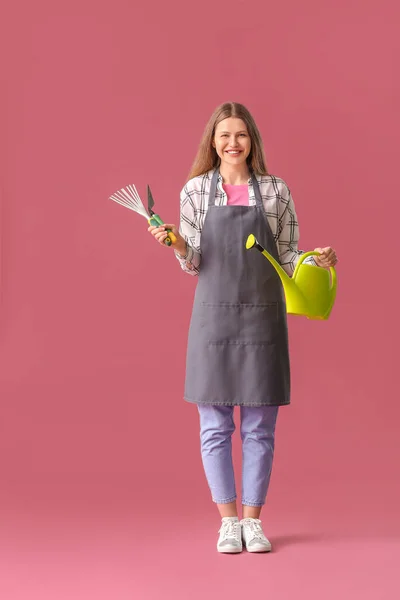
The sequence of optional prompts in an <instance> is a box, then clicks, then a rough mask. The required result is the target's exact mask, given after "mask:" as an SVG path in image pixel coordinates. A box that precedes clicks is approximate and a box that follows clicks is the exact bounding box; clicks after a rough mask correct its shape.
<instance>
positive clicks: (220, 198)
mask: <svg viewBox="0 0 400 600" xmlns="http://www.w3.org/2000/svg"><path fill="white" fill-rule="evenodd" d="M212 175H213V171H208V173H205V174H204V175H199V176H198V177H194V178H193V179H191V180H190V181H188V182H187V184H186V185H185V187H184V188H183V190H182V191H181V195H180V197H181V203H180V225H179V232H180V234H181V235H182V237H183V238H184V239H185V240H186V244H187V253H186V256H184V257H181V256H180V255H179V254H178V252H176V251H175V255H176V257H177V259H178V260H179V262H180V264H181V267H182V269H183V270H184V271H185V272H186V273H190V274H191V275H198V274H199V270H200V264H201V231H202V229H203V225H204V221H205V218H206V214H207V210H208V195H209V191H210V185H211V178H212ZM256 178H257V181H258V185H259V187H260V193H261V198H262V201H263V206H264V210H265V214H266V216H267V219H268V223H269V225H270V227H271V231H272V233H273V235H274V238H275V242H276V245H277V249H278V254H279V261H280V263H281V265H282V267H283V268H284V269H285V271H286V272H287V273H288V275H292V274H293V271H294V269H295V266H296V263H297V261H298V258H299V256H300V254H303V252H302V251H301V250H298V248H297V244H298V241H299V224H298V222H297V217H296V212H295V208H294V203H293V200H292V196H291V194H290V190H289V188H288V186H287V185H286V183H285V182H284V181H283V180H282V179H279V178H278V177H275V176H274V175H256ZM248 184H249V205H250V206H254V205H255V204H256V199H255V195H254V191H253V185H252V181H251V179H249V180H248ZM227 200H228V198H227V195H226V193H225V191H224V189H223V187H222V176H221V175H219V177H218V184H217V190H216V193H215V205H216V206H225V205H226V204H227ZM304 262H306V263H307V262H308V263H310V264H313V265H315V264H316V263H315V261H314V259H313V257H312V256H310V257H308V258H306V259H305V261H304Z"/></svg>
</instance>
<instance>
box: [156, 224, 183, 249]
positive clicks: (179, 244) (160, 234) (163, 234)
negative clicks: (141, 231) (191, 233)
mask: <svg viewBox="0 0 400 600" xmlns="http://www.w3.org/2000/svg"><path fill="white" fill-rule="evenodd" d="M167 229H170V230H171V231H172V233H173V234H174V236H175V237H176V242H175V243H174V244H171V246H166V244H164V242H165V240H166V239H167V237H168V231H167ZM148 231H149V232H150V233H151V235H152V236H153V237H154V238H155V239H156V240H157V242H158V243H159V244H161V245H162V246H165V247H166V248H168V247H170V248H173V249H174V250H176V251H177V252H178V253H179V254H181V255H182V256H184V255H185V254H186V241H185V240H184V238H183V237H182V236H181V234H180V233H179V231H178V228H177V227H176V225H174V224H172V223H164V225H160V226H159V227H155V226H154V225H150V227H149V228H148Z"/></svg>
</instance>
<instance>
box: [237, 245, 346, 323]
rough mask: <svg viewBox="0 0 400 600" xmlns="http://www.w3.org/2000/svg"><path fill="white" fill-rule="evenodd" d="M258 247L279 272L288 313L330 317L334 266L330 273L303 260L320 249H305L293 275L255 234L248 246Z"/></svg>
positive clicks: (332, 299) (333, 299)
mask: <svg viewBox="0 0 400 600" xmlns="http://www.w3.org/2000/svg"><path fill="white" fill-rule="evenodd" d="M251 248H256V249H257V250H258V251H259V252H261V254H263V256H265V258H266V259H267V260H269V262H270V263H271V264H272V266H273V267H274V268H275V270H276V272H277V273H278V275H279V277H280V279H281V282H282V285H283V289H284V292H285V298H286V310H287V312H288V313H289V314H293V315H304V316H306V317H307V318H309V319H327V318H328V317H329V315H330V313H331V310H332V307H333V304H334V302H335V297H336V286H337V278H336V271H335V269H334V268H333V267H331V269H330V276H329V272H328V271H327V270H326V269H322V268H320V267H316V266H314V265H308V264H304V262H303V261H304V259H305V258H307V257H308V256H312V255H313V254H318V252H306V253H305V254H302V255H301V256H300V258H299V260H298V262H297V265H296V268H295V271H294V273H293V276H292V277H289V275H287V273H286V272H285V271H284V270H283V268H282V266H281V265H280V264H279V263H278V261H276V260H275V258H274V257H273V256H271V254H269V252H267V251H266V250H265V248H263V247H262V246H261V244H259V242H258V241H257V239H256V238H255V236H254V235H252V234H251V235H249V236H248V238H247V240H246V249H247V250H250V249H251Z"/></svg>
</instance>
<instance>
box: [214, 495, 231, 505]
mask: <svg viewBox="0 0 400 600" xmlns="http://www.w3.org/2000/svg"><path fill="white" fill-rule="evenodd" d="M235 500H236V496H232V497H231V498H225V499H224V500H215V498H213V502H215V504H229V503H230V502H234V501H235Z"/></svg>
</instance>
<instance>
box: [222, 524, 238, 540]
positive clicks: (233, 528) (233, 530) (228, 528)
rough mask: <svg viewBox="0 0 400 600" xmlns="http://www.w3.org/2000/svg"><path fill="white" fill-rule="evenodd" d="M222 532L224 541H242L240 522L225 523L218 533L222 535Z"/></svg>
mask: <svg viewBox="0 0 400 600" xmlns="http://www.w3.org/2000/svg"><path fill="white" fill-rule="evenodd" d="M221 531H222V532H223V537H224V539H228V538H234V539H235V540H238V541H239V539H240V523H239V521H225V522H224V523H223V524H222V527H221V529H220V530H219V532H218V533H221Z"/></svg>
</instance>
